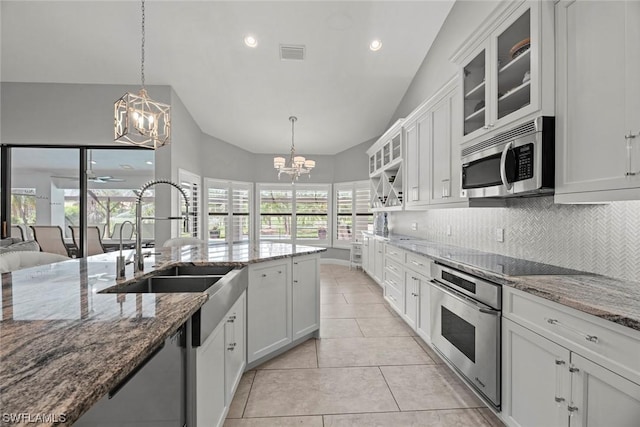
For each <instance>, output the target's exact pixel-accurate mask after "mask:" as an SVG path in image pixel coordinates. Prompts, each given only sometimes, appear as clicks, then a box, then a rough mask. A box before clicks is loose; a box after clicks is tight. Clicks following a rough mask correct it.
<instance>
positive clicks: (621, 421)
mask: <svg viewBox="0 0 640 427" xmlns="http://www.w3.org/2000/svg"><path fill="white" fill-rule="evenodd" d="M571 364H572V368H573V369H572V370H573V371H574V372H573V373H572V374H571V382H572V387H571V396H572V402H571V407H570V408H571V409H572V412H571V414H572V416H571V417H570V426H571V427H578V426H580V427H586V426H616V427H636V426H638V422H639V420H640V385H638V384H636V383H634V382H631V381H629V380H627V379H626V378H624V377H621V376H620V375H617V374H615V373H613V372H611V371H609V370H608V369H605V368H603V367H602V366H600V365H597V364H595V363H593V362H591V361H590V360H587V359H585V358H584V357H581V356H579V355H577V354H575V353H571Z"/></svg>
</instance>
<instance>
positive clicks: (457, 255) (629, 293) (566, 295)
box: [387, 236, 640, 331]
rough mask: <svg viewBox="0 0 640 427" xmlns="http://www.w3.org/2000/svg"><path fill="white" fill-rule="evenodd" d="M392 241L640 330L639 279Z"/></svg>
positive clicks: (404, 239) (406, 239)
mask: <svg viewBox="0 0 640 427" xmlns="http://www.w3.org/2000/svg"><path fill="white" fill-rule="evenodd" d="M387 240H388V243H389V244H391V245H393V246H396V247H398V248H400V249H405V250H407V251H410V252H413V253H416V254H420V255H424V256H427V257H429V258H432V259H434V260H435V261H437V262H439V263H441V264H444V265H448V266H450V267H453V268H457V269H459V270H461V271H464V272H467V273H470V274H473V275H476V276H479V277H482V278H485V279H487V280H490V281H493V282H495V283H499V284H501V285H504V286H509V287H512V288H515V289H519V290H522V291H524V292H528V293H530V294H533V295H536V296H539V297H541V298H544V299H547V300H550V301H554V302H556V303H559V304H562V305H564V306H567V307H571V308H573V309H576V310H579V311H582V312H584V313H587V314H591V315H593V316H596V317H600V318H602V319H605V320H608V321H611V322H614V323H617V324H620V325H622V326H626V327H629V328H631V329H634V330H637V331H640V283H638V282H633V281H628V280H619V279H614V278H611V277H606V276H601V275H597V274H591V273H586V272H582V271H577V270H571V269H567V268H563V267H558V266H553V265H548V264H542V263H538V262H533V261H527V260H521V259H517V258H512V257H507V256H503V255H498V254H492V253H487V252H482V251H478V250H474V249H468V248H462V247H458V246H452V245H446V244H441V243H434V242H429V241H426V240H421V239H416V238H411V237H407V236H390V237H388V238H387Z"/></svg>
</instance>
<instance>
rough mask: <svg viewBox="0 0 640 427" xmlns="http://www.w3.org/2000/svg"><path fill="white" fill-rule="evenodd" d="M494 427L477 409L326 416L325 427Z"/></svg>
mask: <svg viewBox="0 0 640 427" xmlns="http://www.w3.org/2000/svg"><path fill="white" fill-rule="evenodd" d="M390 426H394V427H395V426H398V427H400V426H401V427H426V426H428V427H492V426H491V425H490V424H488V423H487V421H486V420H485V419H484V418H483V417H482V416H481V415H480V414H479V413H478V412H476V410H475V409H445V410H440V411H411V412H384V413H378V414H345V415H325V416H324V427H390Z"/></svg>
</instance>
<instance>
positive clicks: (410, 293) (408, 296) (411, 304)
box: [402, 270, 420, 330]
mask: <svg viewBox="0 0 640 427" xmlns="http://www.w3.org/2000/svg"><path fill="white" fill-rule="evenodd" d="M419 287H420V279H418V277H416V273H414V272H412V271H411V270H408V271H406V272H405V276H404V304H403V310H402V317H403V318H404V321H405V322H407V325H409V326H411V329H414V330H415V329H416V320H417V318H418V295H419V294H418V290H419Z"/></svg>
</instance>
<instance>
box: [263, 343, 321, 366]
mask: <svg viewBox="0 0 640 427" xmlns="http://www.w3.org/2000/svg"><path fill="white" fill-rule="evenodd" d="M317 367H318V359H317V357H316V340H315V339H313V338H312V339H310V340H307V341H305V342H303V343H302V344H300V345H298V346H296V347H294V348H292V349H291V350H289V351H287V352H286V353H282V354H281V355H280V356H278V357H275V358H273V359H271V360H269V361H267V362H264V363H263V364H262V365H260V366H258V367H257V368H256V369H298V368H300V369H301V368H317Z"/></svg>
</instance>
